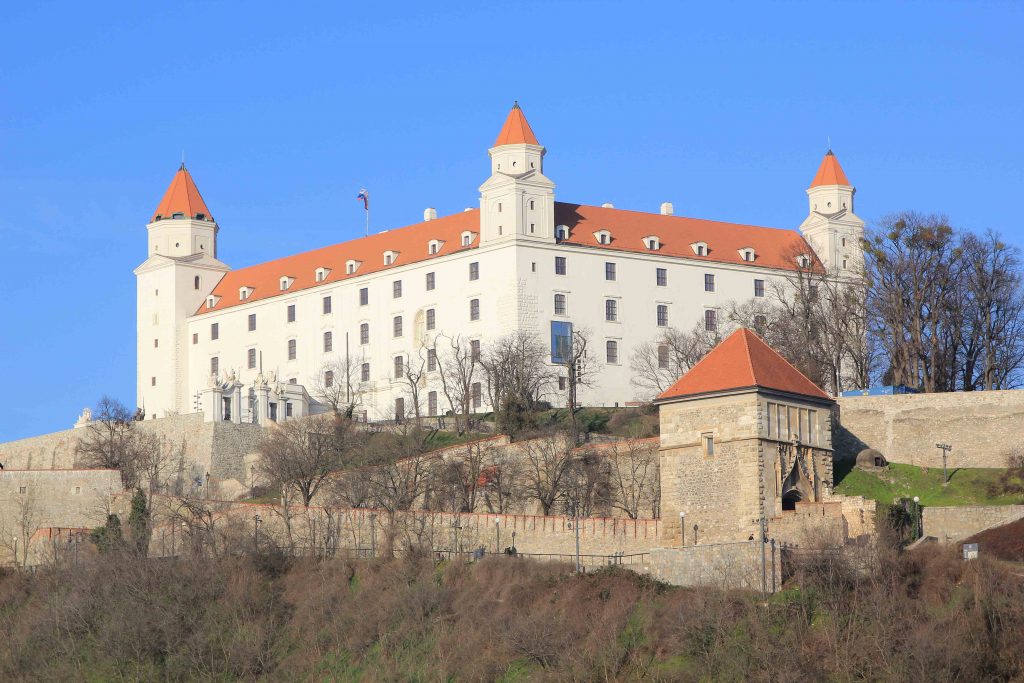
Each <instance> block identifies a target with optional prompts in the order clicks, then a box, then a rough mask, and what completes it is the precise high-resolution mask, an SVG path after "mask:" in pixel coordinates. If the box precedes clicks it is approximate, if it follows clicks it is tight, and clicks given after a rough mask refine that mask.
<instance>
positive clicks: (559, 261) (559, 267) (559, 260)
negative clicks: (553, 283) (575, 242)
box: [555, 256, 565, 275]
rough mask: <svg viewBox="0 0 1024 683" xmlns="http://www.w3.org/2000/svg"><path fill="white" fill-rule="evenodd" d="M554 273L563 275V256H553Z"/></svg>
mask: <svg viewBox="0 0 1024 683" xmlns="http://www.w3.org/2000/svg"><path fill="white" fill-rule="evenodd" d="M555 275H565V257H564V256H556V257H555Z"/></svg>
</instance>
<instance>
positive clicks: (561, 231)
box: [555, 225, 569, 242]
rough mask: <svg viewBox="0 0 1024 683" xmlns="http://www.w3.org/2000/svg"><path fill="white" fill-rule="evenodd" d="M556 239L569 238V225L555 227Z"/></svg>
mask: <svg viewBox="0 0 1024 683" xmlns="http://www.w3.org/2000/svg"><path fill="white" fill-rule="evenodd" d="M555 239H556V240H558V241H559V242H561V241H562V240H567V239H569V226H567V225H559V226H557V227H556V228H555Z"/></svg>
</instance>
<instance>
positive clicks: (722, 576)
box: [643, 541, 782, 593]
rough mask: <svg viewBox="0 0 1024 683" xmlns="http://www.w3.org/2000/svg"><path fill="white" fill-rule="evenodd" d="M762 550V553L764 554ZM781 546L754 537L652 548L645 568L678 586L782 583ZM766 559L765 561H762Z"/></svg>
mask: <svg viewBox="0 0 1024 683" xmlns="http://www.w3.org/2000/svg"><path fill="white" fill-rule="evenodd" d="M762 553H763V556H762ZM780 555H781V553H780V548H779V546H778V545H775V546H774V547H773V546H772V545H771V544H769V543H764V544H761V543H757V542H755V541H750V542H739V543H721V544H716V545H698V546H690V547H686V548H660V549H656V550H652V551H651V553H650V556H649V558H648V560H647V563H646V565H645V566H644V569H643V570H644V571H645V572H646V573H648V574H650V575H651V576H653V577H654V578H656V579H659V580H660V581H665V582H666V583H671V584H674V585H677V586H709V587H716V588H722V589H725V590H729V589H736V588H746V589H748V590H756V591H759V590H761V582H762V577H763V578H764V584H765V587H766V589H767V590H768V592H770V593H774V592H775V591H776V590H777V589H779V588H780V587H781V583H782V568H781V562H780ZM762 562H763V564H762Z"/></svg>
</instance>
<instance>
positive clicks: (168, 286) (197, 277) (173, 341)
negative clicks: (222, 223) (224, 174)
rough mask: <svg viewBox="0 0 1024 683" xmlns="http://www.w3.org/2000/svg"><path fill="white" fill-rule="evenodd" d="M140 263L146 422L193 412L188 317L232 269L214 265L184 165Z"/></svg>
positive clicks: (212, 239)
mask: <svg viewBox="0 0 1024 683" xmlns="http://www.w3.org/2000/svg"><path fill="white" fill-rule="evenodd" d="M146 230H147V233H148V236H147V246H146V253H147V258H146V260H145V261H144V262H143V263H142V265H140V266H139V267H138V268H136V269H135V271H134V272H135V279H136V354H137V356H136V396H137V402H138V407H140V408H144V409H145V411H146V414H147V415H146V416H147V417H165V416H167V415H169V414H175V413H187V412H192V411H193V406H192V404H191V403H190V402H189V397H188V396H187V395H186V394H187V392H188V381H187V380H188V350H189V347H188V344H189V340H188V339H186V325H185V322H186V319H187V318H188V317H189V316H190V315H192V314H193V313H195V312H196V310H198V309H199V307H200V305H202V303H203V301H204V300H205V299H206V297H207V295H208V294H209V293H210V292H211V291H213V288H214V287H215V286H216V284H217V283H218V282H219V281H220V279H221V278H222V277H223V276H224V273H226V272H227V271H228V270H230V268H229V267H228V266H227V265H225V264H223V263H221V262H220V261H218V260H217V258H216V255H217V231H218V227H217V223H216V221H214V220H213V216H212V215H211V214H210V210H209V209H208V208H207V207H206V203H205V202H204V201H203V197H202V195H200V194H199V189H198V188H197V187H196V184H195V182H194V181H193V180H192V176H191V175H190V174H189V172H188V170H187V169H186V168H185V165H184V164H182V165H181V168H179V169H178V172H177V173H176V174H175V175H174V178H173V179H172V180H171V184H170V186H169V187H168V188H167V192H165V193H164V197H163V199H162V200H161V201H160V204H159V205H158V206H157V208H156V211H155V212H154V213H153V217H152V218H151V219H150V222H149V224H148V225H147V226H146Z"/></svg>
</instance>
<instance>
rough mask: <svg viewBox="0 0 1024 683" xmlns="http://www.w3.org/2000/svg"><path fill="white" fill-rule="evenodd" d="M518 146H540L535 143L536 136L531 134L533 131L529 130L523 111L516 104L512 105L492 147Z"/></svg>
mask: <svg viewBox="0 0 1024 683" xmlns="http://www.w3.org/2000/svg"><path fill="white" fill-rule="evenodd" d="M519 144H527V145H540V143H539V142H537V136H536V135H534V134H533V129H532V128H530V124H529V123H527V121H526V116H525V115H524V114H523V110H522V109H520V108H519V103H518V102H516V103H515V104H514V105H512V111H510V112H509V113H508V118H507V119H505V125H504V126H502V127H501V132H500V133H498V139H497V140H495V141H494V146H495V147H498V146H500V145H519Z"/></svg>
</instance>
